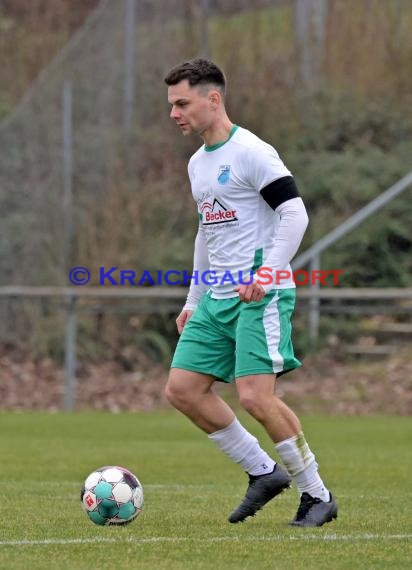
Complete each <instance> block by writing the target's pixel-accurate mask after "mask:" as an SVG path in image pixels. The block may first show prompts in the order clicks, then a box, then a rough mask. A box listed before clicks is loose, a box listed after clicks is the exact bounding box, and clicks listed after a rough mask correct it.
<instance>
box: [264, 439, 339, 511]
mask: <svg viewBox="0 0 412 570" xmlns="http://www.w3.org/2000/svg"><path fill="white" fill-rule="evenodd" d="M275 447H276V451H277V452H278V454H279V455H280V457H281V458H282V461H283V463H284V464H285V467H286V469H287V470H288V472H289V475H290V476H291V477H293V479H294V480H295V482H296V485H297V487H298V489H299V492H300V494H301V495H302V493H309V495H310V496H311V497H318V498H319V499H321V500H322V501H329V500H330V494H329V491H328V489H327V488H326V487H325V485H324V483H323V481H322V479H321V478H320V476H319V473H318V464H317V463H316V460H315V456H314V455H313V453H312V452H311V450H310V449H309V446H308V444H307V443H306V439H305V436H304V435H303V433H299V434H298V435H295V436H294V437H290V438H289V439H285V440H284V441H281V442H280V443H278V444H276V446H275Z"/></svg>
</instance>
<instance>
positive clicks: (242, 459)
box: [208, 418, 275, 475]
mask: <svg viewBox="0 0 412 570" xmlns="http://www.w3.org/2000/svg"><path fill="white" fill-rule="evenodd" d="M208 437H209V438H210V439H211V440H213V441H214V442H215V443H216V445H217V446H218V447H219V448H220V449H221V450H222V451H223V453H226V455H228V456H229V457H230V459H232V460H233V461H235V462H236V463H239V464H240V465H241V466H242V467H243V469H244V470H245V471H246V472H247V473H249V475H264V474H265V473H271V472H272V471H273V468H274V466H275V462H274V461H273V459H271V458H270V457H269V455H268V454H267V453H266V451H263V449H262V448H261V447H260V445H259V442H258V440H257V439H256V438H255V437H253V435H251V434H250V433H249V432H248V431H246V430H245V428H244V427H243V426H242V424H241V423H240V422H239V421H238V419H237V418H235V419H234V420H233V422H232V423H231V424H229V425H228V426H227V427H225V428H223V429H221V430H219V431H215V432H214V433H211V434H209V436H208Z"/></svg>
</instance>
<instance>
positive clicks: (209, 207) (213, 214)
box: [200, 198, 237, 225]
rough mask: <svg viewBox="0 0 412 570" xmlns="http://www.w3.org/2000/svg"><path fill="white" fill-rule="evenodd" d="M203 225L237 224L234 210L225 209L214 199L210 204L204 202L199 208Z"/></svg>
mask: <svg viewBox="0 0 412 570" xmlns="http://www.w3.org/2000/svg"><path fill="white" fill-rule="evenodd" d="M200 210H201V214H200V215H201V220H202V222H203V225H211V224H225V223H228V222H237V217H236V210H230V209H228V208H226V206H224V205H223V204H222V203H221V202H219V200H217V199H216V198H215V199H214V200H213V203H212V202H209V201H207V200H205V201H204V202H203V204H202V206H201V208H200Z"/></svg>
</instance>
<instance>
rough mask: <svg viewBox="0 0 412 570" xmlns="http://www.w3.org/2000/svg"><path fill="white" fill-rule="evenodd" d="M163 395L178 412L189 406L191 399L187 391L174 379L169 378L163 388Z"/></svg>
mask: <svg viewBox="0 0 412 570" xmlns="http://www.w3.org/2000/svg"><path fill="white" fill-rule="evenodd" d="M165 395H166V398H167V399H168V401H169V402H170V403H171V404H172V406H174V407H175V408H177V409H178V410H184V409H185V408H186V407H187V406H188V405H190V400H191V398H190V394H189V392H188V390H187V389H186V388H185V387H184V386H183V385H182V383H180V382H177V381H176V380H175V379H174V378H169V380H168V382H167V384H166V387H165Z"/></svg>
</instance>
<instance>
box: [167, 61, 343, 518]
mask: <svg viewBox="0 0 412 570" xmlns="http://www.w3.org/2000/svg"><path fill="white" fill-rule="evenodd" d="M165 83H166V85H167V86H168V100H169V103H170V106H171V112H170V117H171V118H172V119H174V121H176V123H177V125H178V126H179V128H180V130H181V132H182V133H183V135H190V134H196V135H199V136H200V137H201V138H202V139H203V143H204V144H203V145H202V146H201V147H200V148H199V150H198V151H197V152H195V154H194V155H193V156H192V157H191V159H190V161H189V165H188V173H189V178H190V183H191V187H192V193H193V198H194V200H195V202H196V203H197V210H198V215H199V230H198V232H197V236H196V240H195V247H194V273H193V278H192V280H191V285H190V288H189V293H188V297H187V302H186V304H185V305H184V307H183V310H182V312H181V313H180V315H179V316H178V318H177V320H176V323H177V328H178V331H179V333H181V336H180V339H179V343H178V345H177V348H176V351H175V354H174V358H173V362H172V365H171V370H170V376H169V379H168V383H167V386H166V395H167V398H168V399H169V401H170V402H171V404H172V405H173V406H174V407H175V408H177V409H178V410H180V411H181V412H182V413H183V414H185V415H186V416H187V417H188V418H189V419H190V420H191V421H192V422H193V423H194V424H196V425H197V426H198V427H199V428H200V429H202V430H203V431H205V432H206V433H207V434H208V436H209V438H210V439H211V440H212V441H213V442H214V443H215V444H216V445H217V446H218V447H219V448H220V449H221V450H222V451H223V452H224V453H225V454H226V455H228V456H229V458H230V459H232V460H233V461H235V462H236V463H238V464H240V465H241V467H242V468H243V470H244V471H245V472H246V473H247V474H248V476H249V486H248V488H247V491H246V495H245V497H244V498H243V500H242V502H241V503H240V505H239V506H238V507H237V508H236V509H235V510H234V511H233V512H232V513H231V514H230V516H229V522H231V523H237V522H240V521H244V520H245V519H246V518H247V517H250V516H254V515H255V514H256V512H257V511H258V510H260V509H261V508H262V507H263V506H264V505H265V504H266V503H267V502H268V501H270V500H271V499H273V498H274V497H276V496H277V495H279V494H280V493H281V492H282V491H283V490H284V489H286V488H288V487H289V486H290V484H291V480H292V479H293V480H294V481H295V483H296V485H297V487H298V490H299V492H300V505H299V508H298V510H297V513H296V515H295V517H294V519H293V520H292V521H291V522H290V524H291V525H293V526H300V527H314V526H321V525H323V524H324V523H326V522H330V521H331V520H332V519H334V518H336V517H337V505H336V502H335V500H334V499H333V497H332V495H331V493H330V492H329V490H328V489H327V488H326V486H325V484H324V483H323V481H322V479H321V477H320V475H319V473H318V464H317V463H316V460H315V456H314V454H313V453H312V451H311V450H310V448H309V446H308V444H307V442H306V440H305V437H304V435H303V433H302V427H301V424H300V421H299V419H298V418H297V417H296V415H295V414H294V413H293V411H292V410H291V409H290V408H288V407H287V406H286V404H284V403H283V402H282V401H281V400H280V399H279V398H278V397H277V396H276V392H275V387H276V379H277V377H279V376H280V375H281V374H283V373H285V372H288V371H289V370H293V369H294V368H297V367H298V366H300V362H299V360H297V358H296V357H295V356H294V353H293V346H292V341H291V315H292V312H293V309H294V304H295V285H294V283H293V280H292V278H291V277H290V275H291V268H290V261H291V259H292V258H293V257H294V255H295V253H296V251H297V249H298V247H299V245H300V242H301V240H302V237H303V235H304V232H305V230H306V226H307V223H308V217H307V214H306V210H305V207H304V205H303V202H302V199H301V198H300V197H299V193H298V190H297V188H296V184H295V182H294V179H293V177H292V175H291V173H290V172H289V170H288V169H287V168H286V167H285V165H284V164H283V162H282V160H281V159H280V158H279V156H278V154H277V152H276V151H275V149H274V148H273V147H272V146H270V145H269V144H267V143H265V142H263V141H262V140H260V139H259V138H258V137H257V136H255V135H254V134H253V133H251V132H250V131H248V130H246V129H245V128H242V127H240V126H238V125H235V124H233V123H232V121H231V120H230V119H229V117H228V115H227V112H226V108H225V91H226V79H225V76H224V74H223V72H222V70H221V69H220V68H219V67H217V66H216V65H215V64H214V63H213V62H211V61H209V60H206V59H194V60H191V61H187V62H185V63H182V64H181V65H178V66H176V67H174V68H173V69H171V70H170V71H169V73H168V74H167V76H166V77H165ZM259 268H260V269H259ZM263 268H265V269H264V270H263ZM280 272H283V273H282V274H281V273H280ZM286 272H289V278H287V279H285V278H284V276H285V275H287V273H286ZM280 275H282V279H280V278H279V279H278V276H280ZM268 277H270V279H269V278H268ZM209 282H210V283H211V285H209V284H208V283H209ZM216 380H219V381H223V382H232V381H233V380H234V381H235V382H236V388H237V392H238V396H239V401H240V404H241V406H242V407H243V408H244V409H245V410H246V411H247V412H248V413H249V414H251V415H252V416H253V417H254V418H255V419H256V420H257V421H259V422H260V423H261V424H262V425H263V427H264V428H265V429H266V431H267V433H268V434H269V436H270V438H271V439H272V440H273V442H274V444H275V449H276V451H277V453H278V455H279V456H280V457H281V459H282V461H283V464H284V466H285V467H286V470H285V469H284V468H283V467H281V466H280V465H279V464H278V463H275V461H274V460H273V459H272V458H271V457H270V456H269V455H268V454H267V453H266V452H265V451H264V450H263V449H262V448H261V446H260V444H259V442H258V440H257V439H256V438H255V437H254V436H253V435H252V434H250V433H249V432H248V431H247V430H246V429H245V428H244V427H243V426H242V425H241V423H240V422H239V421H238V419H237V418H236V416H235V414H234V412H233V410H232V409H231V408H230V407H229V406H228V404H227V403H226V402H225V401H224V400H223V399H222V398H220V397H219V396H218V395H217V394H216V393H215V392H214V391H213V388H212V386H213V384H214V382H215V381H216Z"/></svg>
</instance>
